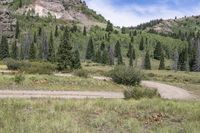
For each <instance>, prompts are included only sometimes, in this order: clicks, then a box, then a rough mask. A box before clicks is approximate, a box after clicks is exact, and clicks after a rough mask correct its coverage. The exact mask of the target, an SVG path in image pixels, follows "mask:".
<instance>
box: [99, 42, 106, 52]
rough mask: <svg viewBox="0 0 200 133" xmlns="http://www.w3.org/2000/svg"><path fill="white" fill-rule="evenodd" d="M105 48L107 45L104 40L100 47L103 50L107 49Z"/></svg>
mask: <svg viewBox="0 0 200 133" xmlns="http://www.w3.org/2000/svg"><path fill="white" fill-rule="evenodd" d="M105 48H106V46H105V43H104V42H102V43H101V47H100V49H101V51H104V50H105Z"/></svg>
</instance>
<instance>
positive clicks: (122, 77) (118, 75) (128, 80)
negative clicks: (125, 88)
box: [109, 66, 143, 86]
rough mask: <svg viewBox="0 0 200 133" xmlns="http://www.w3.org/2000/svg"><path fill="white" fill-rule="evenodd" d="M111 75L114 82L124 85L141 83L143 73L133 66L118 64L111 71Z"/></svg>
mask: <svg viewBox="0 0 200 133" xmlns="http://www.w3.org/2000/svg"><path fill="white" fill-rule="evenodd" d="M109 76H110V77H111V78H112V79H113V81H114V82H116V83H118V84H124V85H131V86H135V85H139V84H140V82H141V80H142V77H143V75H142V74H141V72H140V71H139V70H137V69H135V68H133V67H127V66H117V67H115V68H114V70H111V71H110V72H109Z"/></svg>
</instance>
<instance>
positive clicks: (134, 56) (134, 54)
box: [133, 47, 136, 60]
mask: <svg viewBox="0 0 200 133" xmlns="http://www.w3.org/2000/svg"><path fill="white" fill-rule="evenodd" d="M135 59H136V53H135V48H134V47H133V60H135Z"/></svg>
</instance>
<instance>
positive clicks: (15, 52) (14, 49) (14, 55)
mask: <svg viewBox="0 0 200 133" xmlns="http://www.w3.org/2000/svg"><path fill="white" fill-rule="evenodd" d="M17 57H18V48H17V42H16V41H15V42H14V43H13V44H12V51H11V58H13V59H17Z"/></svg>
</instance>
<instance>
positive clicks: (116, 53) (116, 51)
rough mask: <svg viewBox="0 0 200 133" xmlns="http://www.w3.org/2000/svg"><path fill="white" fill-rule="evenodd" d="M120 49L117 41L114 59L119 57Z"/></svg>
mask: <svg viewBox="0 0 200 133" xmlns="http://www.w3.org/2000/svg"><path fill="white" fill-rule="evenodd" d="M120 49H121V45H120V42H119V41H117V43H116V45H115V57H118V55H119V50H120Z"/></svg>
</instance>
